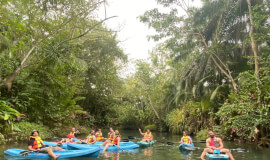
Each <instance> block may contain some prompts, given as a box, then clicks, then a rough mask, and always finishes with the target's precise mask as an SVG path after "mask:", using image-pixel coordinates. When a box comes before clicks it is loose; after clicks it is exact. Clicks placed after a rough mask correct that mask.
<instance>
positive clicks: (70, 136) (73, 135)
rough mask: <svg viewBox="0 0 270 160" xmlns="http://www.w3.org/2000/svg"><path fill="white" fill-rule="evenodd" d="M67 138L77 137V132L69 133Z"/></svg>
mask: <svg viewBox="0 0 270 160" xmlns="http://www.w3.org/2000/svg"><path fill="white" fill-rule="evenodd" d="M67 138H75V132H74V133H73V132H70V133H69V134H68V135H67Z"/></svg>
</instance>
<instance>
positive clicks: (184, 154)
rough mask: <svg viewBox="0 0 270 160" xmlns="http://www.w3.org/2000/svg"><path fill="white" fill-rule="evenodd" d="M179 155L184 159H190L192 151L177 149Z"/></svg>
mask: <svg viewBox="0 0 270 160" xmlns="http://www.w3.org/2000/svg"><path fill="white" fill-rule="evenodd" d="M179 151H180V154H181V156H182V157H183V158H184V159H186V160H191V159H192V153H193V152H192V151H189V150H185V149H179Z"/></svg>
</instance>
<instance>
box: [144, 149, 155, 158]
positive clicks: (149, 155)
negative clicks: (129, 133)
mask: <svg viewBox="0 0 270 160" xmlns="http://www.w3.org/2000/svg"><path fill="white" fill-rule="evenodd" d="M143 154H144V155H145V156H147V157H151V156H152V155H153V147H148V148H145V149H143Z"/></svg>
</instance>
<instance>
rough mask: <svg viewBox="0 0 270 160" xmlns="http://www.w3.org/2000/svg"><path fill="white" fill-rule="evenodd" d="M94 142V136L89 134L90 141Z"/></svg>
mask: <svg viewBox="0 0 270 160" xmlns="http://www.w3.org/2000/svg"><path fill="white" fill-rule="evenodd" d="M92 142H94V136H93V135H89V139H88V143H92Z"/></svg>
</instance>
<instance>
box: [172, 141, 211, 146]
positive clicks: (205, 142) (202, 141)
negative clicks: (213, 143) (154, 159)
mask: <svg viewBox="0 0 270 160" xmlns="http://www.w3.org/2000/svg"><path fill="white" fill-rule="evenodd" d="M192 143H206V141H205V140H201V141H192ZM167 144H168V145H173V144H179V142H167Z"/></svg>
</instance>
